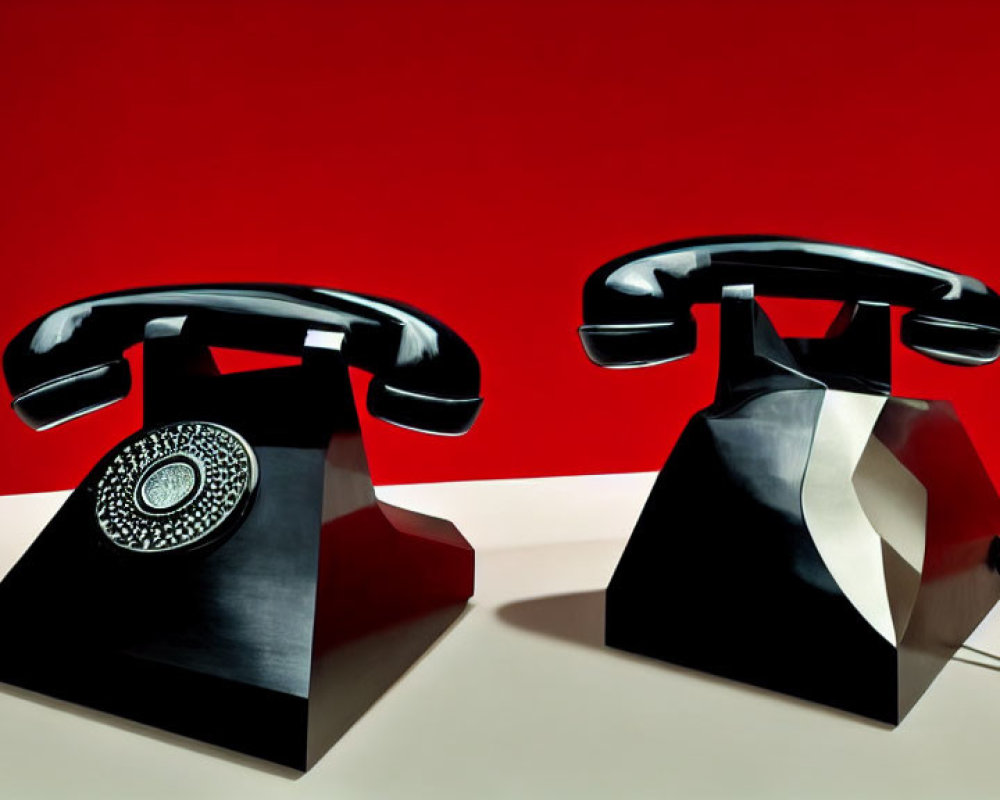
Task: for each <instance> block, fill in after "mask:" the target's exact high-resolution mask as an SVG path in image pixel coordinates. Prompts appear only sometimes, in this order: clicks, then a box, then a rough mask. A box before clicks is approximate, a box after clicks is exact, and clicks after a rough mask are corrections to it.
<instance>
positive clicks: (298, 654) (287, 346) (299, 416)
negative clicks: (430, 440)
mask: <svg viewBox="0 0 1000 800" xmlns="http://www.w3.org/2000/svg"><path fill="white" fill-rule="evenodd" d="M138 342H142V343H143V349H144V367H143V371H144V378H143V380H144V409H143V426H142V429H141V430H140V431H139V432H137V433H136V434H135V435H134V436H131V437H129V438H128V439H126V440H125V441H124V442H122V443H121V444H120V445H118V446H117V447H116V448H114V449H113V450H112V451H111V452H110V453H109V454H108V455H107V456H105V457H104V458H103V459H102V460H101V461H100V462H99V463H98V464H97V466H96V467H95V468H94V469H93V470H92V471H91V472H90V474H89V475H88V476H87V477H86V478H85V479H84V480H83V482H82V483H81V485H80V486H79V487H78V488H77V489H76V491H74V492H73V494H72V495H71V496H70V498H69V499H68V500H67V501H66V503H65V505H64V506H63V507H62V508H61V509H60V511H59V512H58V513H57V514H56V516H55V517H54V518H53V520H52V521H51V522H50V523H49V525H48V526H47V527H46V529H45V530H44V531H43V532H42V534H41V535H40V536H39V537H38V539H37V540H36V541H35V542H34V544H33V545H32V546H31V547H30V548H29V550H28V551H27V552H26V553H25V555H24V556H23V557H22V558H21V560H20V561H19V562H18V563H17V564H16V565H15V566H14V568H13V569H12V570H11V572H10V573H9V574H8V576H7V577H6V578H5V579H4V581H3V582H2V583H0V625H2V630H3V634H2V638H3V639H4V642H5V644H4V648H3V652H2V653H0V680H3V681H6V682H8V683H13V684H17V685H20V686H24V687H26V688H29V689H32V690H35V691H41V692H44V693H47V694H51V695H53V696H56V697H61V698H65V699H69V700H72V701H74V702H78V703H83V704H87V705H91V706H93V707H95V708H99V709H102V710H106V711H110V712H112V713H116V714H120V715H122V716H127V717H131V718H133V719H137V720H140V721H142V722H147V723H150V724H153V725H157V726H159V727H163V728H166V729H169V730H174V731H177V732H180V733H184V734H186V735H190V736H194V737H196V738H201V739H204V740H206V741H209V742H215V743H218V744H222V745H224V746H227V747H230V748H233V749H236V750H241V751H243V752H246V753H250V754H252V755H256V756H260V757H263V758H266V759H269V760H272V761H276V762H279V763H282V764H286V765H289V766H293V767H296V768H298V769H305V768H307V767H308V766H310V765H311V764H312V763H314V762H315V761H316V760H317V759H318V758H319V757H320V756H321V755H322V754H323V752H325V750H326V749H327V748H328V747H329V746H330V744H332V743H333V741H335V740H336V738H338V737H339V736H340V735H341V734H342V733H343V732H344V731H345V730H346V729H347V728H348V727H349V726H350V724H351V723H352V722H353V721H354V720H355V719H356V718H357V717H358V716H360V715H361V714H362V713H363V712H364V710H365V709H366V708H367V707H368V706H369V705H370V704H371V703H372V702H373V701H374V700H375V699H376V698H377V697H378V696H379V695H380V694H381V693H382V692H383V691H384V690H385V689H386V688H387V687H388V685H390V684H391V682H392V681H393V680H395V678H397V677H398V676H399V675H400V674H401V673H402V672H403V671H404V670H405V669H406V668H407V667H408V666H409V665H410V664H411V663H412V662H413V661H414V660H415V659H416V658H417V657H418V656H419V654H420V653H421V652H422V651H423V650H424V649H426V648H427V647H428V646H429V645H430V643H431V642H433V640H434V639H435V638H436V637H437V636H438V635H439V634H440V633H441V632H442V631H443V630H444V628H445V627H447V625H448V624H450V623H451V622H452V621H453V620H454V619H455V618H456V617H457V616H458V614H459V613H460V612H461V610H462V608H464V605H465V603H466V601H467V599H468V598H469V597H470V596H471V594H472V588H473V552H472V549H471V547H470V546H469V545H468V543H467V542H466V541H465V540H464V539H463V538H462V536H461V535H460V534H459V533H458V531H457V530H456V529H455V528H454V526H453V525H451V524H450V523H448V522H446V521H444V520H439V519H435V518H431V517H426V516H424V515H419V514H415V513H413V512H409V511H405V510H403V509H399V508H394V507H392V506H389V505H387V504H384V503H382V502H380V501H379V500H378V499H377V498H376V497H375V495H374V491H373V489H372V484H371V478H370V476H369V472H368V463H367V459H366V457H365V452H364V446H363V443H362V441H361V433H360V428H359V425H358V417H357V412H356V410H355V406H354V399H353V394H352V392H351V388H350V379H349V374H348V366H355V367H359V368H361V369H363V370H366V371H369V372H371V373H372V374H373V378H372V380H371V382H370V385H369V390H368V408H369V410H370V411H371V413H372V414H373V415H375V416H377V417H379V418H381V419H384V420H386V421H389V422H392V423H395V424H397V425H402V426H405V427H408V428H414V429H418V430H422V431H427V432H431V433H439V434H449V435H455V434H461V433H464V432H465V431H467V430H468V429H469V427H470V426H471V425H472V423H473V421H474V420H475V418H476V415H477V414H478V412H479V409H480V405H481V402H482V401H481V399H480V397H479V365H478V362H477V360H476V357H475V355H474V354H473V352H472V351H471V350H470V349H469V347H468V346H467V345H466V344H465V343H464V342H463V341H462V339H460V338H459V337H458V335H456V334H455V333H454V332H453V331H451V330H450V329H449V328H447V327H445V326H444V325H442V324H441V323H440V322H438V321H436V320H434V319H433V318H431V317H429V316H427V315H426V314H423V313H421V312H420V311H417V310H416V309H413V308H410V307H408V306H405V305H403V304H400V303H397V302H394V301H390V300H384V299H380V298H376V297H368V296H364V295H357V294H349V293H346V292H338V291H334V290H330V289H321V288H307V287H298V286H285V285H267V284H220V285H197V286H173V287H158V288H148V289H139V290H135V291H129V292H118V293H114V294H105V295H101V296H98V297H92V298H89V299H86V300H81V301H79V302H76V303H73V304H70V305H67V306H63V307H62V308H58V309H56V310H54V311H52V312H50V313H48V314H46V315H45V316H43V317H41V318H39V319H37V320H36V321H34V322H32V323H31V324H30V325H28V326H27V327H26V328H25V329H24V330H23V331H21V332H20V333H19V334H18V335H17V336H16V337H15V338H14V339H13V340H12V341H11V343H10V344H9V345H8V347H7V349H6V351H5V353H4V359H3V367H4V374H5V376H6V379H7V383H8V386H9V387H10V390H11V392H12V394H13V396H14V399H13V407H14V410H15V411H16V412H17V414H18V415H19V416H20V418H21V419H22V420H23V421H24V422H26V423H27V424H28V425H30V426H31V427H33V428H37V429H40V430H41V429H45V428H49V427H52V426H54V425H58V424H60V423H64V422H66V421H68V420H71V419H73V418H74V417H78V416H81V415H83V414H87V413H89V412H92V411H94V410H96V409H98V408H101V407H103V406H106V405H108V404H110V403H113V402H115V401H117V400H119V399H121V398H122V397H124V396H125V395H126V394H127V393H128V391H129V389H130V386H131V378H130V373H129V366H128V362H127V361H126V360H125V359H124V357H123V352H124V351H125V349H126V348H128V347H130V346H131V345H134V344H136V343H138ZM210 347H227V348H241V349H246V350H254V351H261V352H267V353H278V354H284V355H292V356H301V363H300V364H297V365H293V366H289V367H279V368H270V369H259V370H252V371H247V372H236V373H229V374H221V373H220V371H219V369H218V368H217V367H216V364H215V362H214V360H213V357H212V353H211V350H210Z"/></svg>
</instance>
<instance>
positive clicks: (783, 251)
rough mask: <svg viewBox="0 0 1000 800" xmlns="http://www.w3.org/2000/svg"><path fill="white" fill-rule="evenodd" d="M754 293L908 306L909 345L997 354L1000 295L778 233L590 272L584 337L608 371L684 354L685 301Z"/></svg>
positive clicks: (978, 357) (927, 270)
mask: <svg viewBox="0 0 1000 800" xmlns="http://www.w3.org/2000/svg"><path fill="white" fill-rule="evenodd" d="M742 284H752V285H753V287H754V291H755V293H756V294H757V295H762V296H770V297H802V298H817V299H829V300H844V301H871V302H877V303H887V304H892V305H901V306H908V307H910V308H912V310H911V311H909V312H908V313H907V314H906V316H905V317H904V318H903V322H902V330H901V335H902V340H903V343H904V344H906V345H907V346H908V347H910V348H912V349H914V350H916V351H917V352H920V353H923V354H924V355H926V356H929V357H931V358H935V359H937V360H939V361H943V362H946V363H950V364H962V365H980V364H988V363H991V362H993V361H995V360H996V358H997V357H998V355H1000V297H998V296H997V294H996V293H995V292H993V290H991V289H990V288H989V287H987V286H986V285H985V284H984V283H982V282H981V281H978V280H976V279H975V278H972V277H970V276H968V275H959V274H956V273H954V272H949V271H948V270H945V269H941V268H940V267H935V266H932V265H931V264H925V263H923V262H920V261H914V260H912V259H909V258H903V257H902V256H896V255H892V254H890V253H882V252H878V251H876V250H866V249H864V248H860V247H849V246H845V245H839V244H829V243H826V242H816V241H810V240H808V239H796V238H791V237H778V236H740V237H736V236H718V237H711V238H701V239H687V240H682V241H678V242H672V243H670V244H666V245H661V246H658V247H650V248H648V249H645V250H640V251H637V252H634V253H630V254H628V255H625V256H622V257H621V258H617V259H615V260H614V261H611V262H609V263H608V264H605V265H604V266H603V267H601V268H600V269H598V270H597V271H596V272H594V273H593V274H592V275H591V276H590V278H589V279H588V280H587V283H586V286H585V287H584V294H583V316H584V323H585V324H584V325H583V326H582V327H581V328H580V337H581V339H582V340H583V345H584V348H585V349H586V351H587V354H588V355H589V356H590V358H591V359H592V360H593V361H594V362H595V363H596V364H599V365H601V366H605V367H630V366H644V365H647V364H656V363H662V362H665V361H672V360H674V359H677V358H683V357H684V356H687V355H690V354H691V352H693V350H694V347H695V338H696V330H695V321H694V318H693V317H692V316H691V306H692V305H693V304H695V303H717V302H720V300H721V299H722V289H723V287H725V286H735V285H742Z"/></svg>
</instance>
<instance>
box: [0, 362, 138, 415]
mask: <svg viewBox="0 0 1000 800" xmlns="http://www.w3.org/2000/svg"><path fill="white" fill-rule="evenodd" d="M131 388H132V375H131V372H130V370H129V365H128V361H126V360H125V359H118V360H115V361H108V362H105V363H103V364H97V365H95V366H92V367H84V368H83V369H80V370H77V371H75V372H71V373H69V374H67V375H61V376H59V377H57V378H54V379H52V380H50V381H47V382H45V383H42V384H39V385H37V386H34V387H32V388H30V389H28V390H26V391H23V392H21V393H20V394H16V395H15V396H14V400H13V401H12V403H11V406H12V407H13V409H14V411H15V412H16V413H17V416H18V417H20V419H21V420H22V421H23V422H24V423H25V424H26V425H29V426H30V427H32V428H34V429H35V430H39V431H44V430H47V429H48V428H54V427H55V426H56V425H61V424H62V423H64V422H68V421H69V420H71V419H75V418H76V417H81V416H83V415H84V414H89V413H90V412H91V411H97V410H98V409H99V408H104V406H108V405H111V404H112V403H116V402H118V401H119V400H121V399H122V398H124V397H125V396H126V395H127V394H128V393H129V391H130V390H131Z"/></svg>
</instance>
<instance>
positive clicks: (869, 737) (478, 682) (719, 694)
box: [0, 474, 1000, 800]
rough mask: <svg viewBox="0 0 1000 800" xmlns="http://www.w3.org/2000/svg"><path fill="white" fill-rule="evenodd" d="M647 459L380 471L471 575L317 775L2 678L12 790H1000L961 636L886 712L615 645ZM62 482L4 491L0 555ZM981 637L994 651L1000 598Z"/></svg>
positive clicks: (998, 731) (8, 789)
mask: <svg viewBox="0 0 1000 800" xmlns="http://www.w3.org/2000/svg"><path fill="white" fill-rule="evenodd" d="M651 481H652V476H651V475H649V474H638V475H625V476H598V477H594V476H590V477H585V478H555V479H541V480H532V481H495V482H480V483H474V484H473V483H466V484H438V485H427V486H405V487H385V488H383V489H380V490H379V493H380V495H382V496H383V497H385V498H386V499H388V500H390V501H391V502H394V503H397V504H400V505H407V506H409V507H412V508H417V509H419V510H426V511H430V512H431V513H437V514H440V515H445V516H450V517H451V518H452V519H454V520H455V521H456V522H457V523H458V524H459V526H460V527H461V528H462V530H463V532H464V533H465V534H466V535H467V537H468V538H469V539H470V540H471V541H472V542H473V544H474V545H476V547H477V559H478V561H477V591H476V596H475V598H474V601H473V602H472V604H471V605H470V607H469V609H468V611H467V613H466V614H465V615H464V616H463V617H462V618H461V619H459V620H458V622H456V623H455V625H454V626H453V627H452V629H451V630H450V631H449V632H448V633H446V634H445V636H444V637H442V638H441V639H440V640H439V641H438V642H437V644H436V645H435V646H434V647H433V648H432V649H431V650H430V651H429V652H428V653H426V654H425V655H424V657H423V658H422V659H421V660H420V661H419V662H418V663H417V664H416V665H415V666H414V667H413V668H412V669H411V670H410V671H409V672H408V673H407V674H406V675H404V677H403V678H402V679H401V680H400V681H399V682H398V683H397V684H396V685H395V686H394V687H393V688H392V689H391V690H390V691H389V692H388V693H387V694H386V695H385V696H383V697H382V699H381V700H380V701H379V702H378V703H376V705H375V706H374V707H372V709H371V710H370V711H369V712H368V713H367V714H366V715H365V716H364V717H362V719H361V720H360V721H359V722H358V723H357V724H356V725H355V726H354V727H353V728H352V729H351V730H350V731H349V732H348V733H347V735H346V736H345V737H344V738H343V739H341V741H340V742H339V743H338V744H337V745H336V746H335V747H334V748H333V749H332V750H331V751H330V752H329V753H328V754H327V755H326V756H325V757H324V758H323V759H322V760H321V761H320V762H319V763H318V764H317V765H316V766H315V767H314V768H313V769H312V771H311V772H309V773H307V774H305V775H299V774H298V773H295V772H291V771H288V770H285V769H281V768H276V767H272V766H269V765H267V764H266V763H264V762H261V761H257V760H254V759H250V758H245V757H243V756H239V755H236V754H233V753H230V752H228V751H225V750H222V749H219V748H216V747H212V746H208V745H202V744H199V743H197V742H193V741H191V740H189V739H185V738H182V737H178V736H174V735H171V734H167V733H162V732H159V731H156V730H153V729H151V728H147V727H145V726H141V725H137V724H135V723H131V722H126V721H122V720H119V719H117V718H114V717H110V716H108V715H104V714H100V713H96V712H93V711H89V710H87V709H82V708H80V707H77V706H72V705H69V704H66V703H62V702H59V701H55V700H50V699H47V698H44V697H40V696H38V695H33V694H30V693H27V692H24V691H21V690H18V689H14V688H11V687H6V686H0V798H5V799H6V798H11V799H12V800H14V799H16V800H31V799H33V798H75V799H76V800H86V799H88V798H102V800H106V799H107V798H130V799H131V798H137V799H142V800H145V798H150V799H153V798H171V800H176V799H177V798H218V799H219V800H227V799H228V798H233V800H236V799H237V798H238V799H239V800H256V799H257V798H261V799H264V798H268V799H270V798H275V799H277V798H326V799H329V800H334V799H336V800H344V799H346V798H378V799H379V800H390V799H393V798H406V799H407V800H419V798H435V799H436V800H447V799H448V798H470V799H471V798H477V799H478V798H674V797H676V798H702V797H723V798H758V797H759V798H880V800H884V798H897V797H898V798H987V797H989V798H995V797H997V796H998V794H1000V770H998V769H997V764H998V763H1000V661H996V660H991V659H989V658H984V657H982V656H978V655H976V654H975V653H973V652H971V651H960V654H959V656H958V657H957V658H956V659H955V660H953V662H952V663H951V664H949V665H948V666H947V667H946V668H945V670H944V672H943V673H942V674H941V676H940V677H939V678H938V680H937V681H936V682H935V683H934V684H933V685H932V686H931V688H930V690H929V691H928V693H927V694H926V695H925V696H924V698H923V699H922V700H921V701H920V702H919V703H918V704H917V706H916V707H915V708H914V710H913V711H912V712H911V713H910V715H909V716H908V717H907V718H906V720H904V722H903V724H902V725H900V726H899V727H898V728H897V729H895V730H892V729H889V728H887V727H885V726H883V725H878V724H874V723H871V722H868V721H866V720H863V719H861V718H859V717H855V716H851V715H848V714H844V713H840V712H838V711H834V710H830V709H827V708H824V707H821V706H817V705H813V704H810V703H806V702H802V701H799V700H795V699H791V698H788V697H784V696H781V695H777V694H773V693H770V692H766V691H762V690H758V689H754V688H750V687H747V686H744V685H741V684H737V683H733V682H730V681H726V680H722V679H718V678H713V677H709V676H706V675H702V674H699V673H696V672H692V671H690V670H686V669H682V668H678V667H674V666H670V665H667V664H661V663H658V662H654V661H650V660H646V659H643V658H639V657H634V656H630V655H626V654H623V653H619V652H615V651H612V650H608V649H606V648H604V647H603V646H602V643H601V633H602V625H603V616H602V615H603V596H602V589H603V586H604V585H605V583H606V582H607V580H608V578H609V576H610V574H611V571H612V569H613V568H614V565H615V563H616V560H617V558H618V555H619V554H620V552H621V549H622V547H623V546H624V541H625V537H626V536H627V534H628V531H629V530H630V528H631V525H632V523H633V522H634V520H635V518H636V516H637V514H638V512H639V509H640V507H641V504H642V500H643V498H644V497H645V494H646V493H647V492H648V490H649V486H650V483H651ZM64 496H65V495H64V494H49V495H25V496H15V497H4V498H0V520H2V521H3V522H2V528H3V534H2V537H0V575H2V574H4V573H5V572H6V570H7V569H9V567H10V565H11V564H12V563H14V561H16V559H17V557H18V556H19V554H20V553H21V552H22V551H23V549H24V548H25V547H26V546H27V545H28V544H29V543H30V541H31V539H32V538H33V536H34V535H36V534H37V532H38V531H39V530H40V529H41V527H42V526H43V525H44V523H45V521H46V520H47V518H48V517H49V516H50V515H51V514H52V513H53V512H54V510H55V509H56V508H57V507H58V504H59V502H61V500H62V498H63V497H64ZM0 624H2V621H0ZM718 633H719V635H720V636H724V635H725V620H719V629H718ZM970 644H972V645H973V646H975V647H976V648H977V649H979V650H982V651H986V652H993V653H998V652H1000V616H998V614H996V613H994V614H993V615H991V617H989V618H988V619H987V620H986V622H985V623H984V624H983V625H982V626H981V627H980V629H979V631H977V633H976V634H975V636H974V637H973V639H972V640H970ZM2 647H3V642H2V637H0V657H2ZM973 662H979V663H973Z"/></svg>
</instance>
